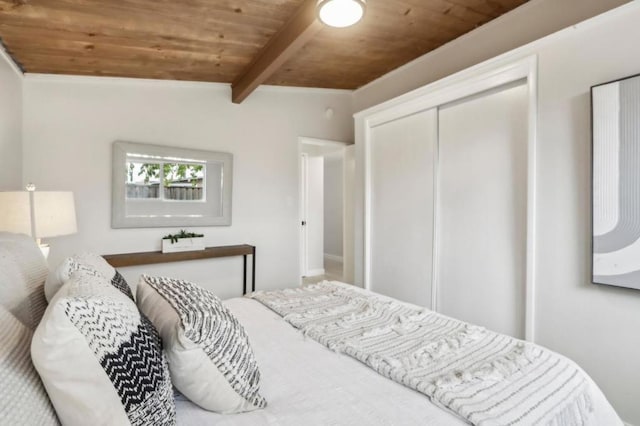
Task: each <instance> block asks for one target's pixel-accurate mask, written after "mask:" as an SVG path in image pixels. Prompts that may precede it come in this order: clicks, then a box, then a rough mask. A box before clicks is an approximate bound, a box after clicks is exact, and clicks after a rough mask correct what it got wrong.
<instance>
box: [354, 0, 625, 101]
mask: <svg viewBox="0 0 640 426" xmlns="http://www.w3.org/2000/svg"><path fill="white" fill-rule="evenodd" d="M629 1H630V0H530V1H529V2H527V3H525V4H524V5H522V6H520V7H519V8H517V9H515V10H513V11H511V12H509V13H507V14H505V15H502V16H501V17H499V18H497V19H495V20H493V21H491V22H489V23H488V24H485V25H483V26H481V27H479V28H477V29H475V30H474V31H472V32H470V33H468V34H465V35H463V36H462V37H459V38H458V39H456V40H454V41H452V42H450V43H447V44H446V45H444V46H442V47H440V48H439V49H436V50H434V51H433V52H431V53H428V54H426V55H424V56H421V57H420V58H418V59H416V60H415V61H413V62H411V63H409V64H407V65H405V66H403V67H400V68H398V69H396V70H394V71H392V72H390V73H388V74H386V75H384V76H382V77H381V78H379V79H378V80H375V81H373V82H371V83H369V84H367V85H365V86H363V87H362V88H360V89H358V90H356V92H355V93H354V109H355V111H361V110H363V109H365V108H368V107H370V106H373V105H376V104H378V103H380V102H383V101H385V100H387V99H391V98H393V97H395V96H398V95H401V94H403V93H406V92H408V91H410V90H413V89H416V88H418V87H422V86H424V85H425V84H427V83H431V82H434V81H436V80H439V79H441V78H443V77H446V76H448V75H450V74H453V73H455V72H457V71H461V70H463V69H465V68H468V67H470V66H472V65H475V64H478V63H480V62H482V61H484V60H487V59H489V58H493V57H494V56H497V55H499V54H501V53H504V52H507V51H510V50H512V49H515V48H516V47H519V46H522V45H524V44H526V43H529V42H531V41H534V40H537V39H539V38H541V37H544V36H546V35H548V34H551V33H554V32H556V31H558V30H561V29H563V28H567V27H569V26H571V25H574V24H576V23H578V22H582V21H584V20H585V19H588V18H590V17H592V16H596V15H598V14H600V13H602V12H605V11H607V10H609V9H612V8H614V7H617V6H619V5H621V4H624V3H627V2H629Z"/></svg>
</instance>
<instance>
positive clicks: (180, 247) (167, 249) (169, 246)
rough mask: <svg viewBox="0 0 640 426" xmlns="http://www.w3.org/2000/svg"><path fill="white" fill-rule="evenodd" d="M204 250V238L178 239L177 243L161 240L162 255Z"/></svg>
mask: <svg viewBox="0 0 640 426" xmlns="http://www.w3.org/2000/svg"><path fill="white" fill-rule="evenodd" d="M196 250H204V237H195V238H178V241H177V242H174V243H172V242H171V240H162V252H163V253H177V252H180V251H196Z"/></svg>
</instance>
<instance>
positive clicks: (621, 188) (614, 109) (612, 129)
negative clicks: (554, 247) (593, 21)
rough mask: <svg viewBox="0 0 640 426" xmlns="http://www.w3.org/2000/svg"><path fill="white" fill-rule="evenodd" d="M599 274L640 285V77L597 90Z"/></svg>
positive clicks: (597, 279) (599, 280) (604, 280)
mask: <svg viewBox="0 0 640 426" xmlns="http://www.w3.org/2000/svg"><path fill="white" fill-rule="evenodd" d="M591 106H592V126H593V131H592V136H593V174H592V179H593V197H592V208H593V210H592V218H593V228H592V230H593V231H592V235H593V245H592V247H593V276H592V280H593V282H594V283H596V284H607V285H613V286H619V287H628V288H634V289H640V75H637V76H633V77H627V78H624V79H621V80H617V81H613V82H610V83H605V84H601V85H598V86H594V87H592V88H591Z"/></svg>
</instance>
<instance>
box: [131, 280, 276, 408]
mask: <svg viewBox="0 0 640 426" xmlns="http://www.w3.org/2000/svg"><path fill="white" fill-rule="evenodd" d="M137 300H138V306H139V307H140V310H142V312H143V313H144V314H145V315H146V316H147V317H149V319H150V320H151V321H152V322H153V324H154V325H155V326H156V328H157V329H158V332H159V333H160V335H161V336H162V339H163V342H164V348H165V352H166V354H167V357H168V359H169V368H170V370H171V377H172V381H173V384H174V386H175V387H176V388H177V389H178V390H179V391H180V392H181V393H182V394H183V395H184V396H186V397H187V398H189V399H190V400H191V401H192V402H194V403H196V404H198V405H199V406H201V407H202V408H204V409H206V410H210V411H215V412H219V413H240V412H244V411H251V410H255V409H258V408H263V407H265V406H266V405H267V403H266V401H265V399H264V398H263V397H262V396H261V395H260V394H259V390H260V370H259V369H258V365H257V363H256V360H255V357H254V354H253V350H252V349H251V346H250V344H249V338H248V337H247V334H246V333H245V331H244V328H242V325H240V323H239V322H238V320H237V319H236V318H235V317H234V316H233V314H232V313H231V312H230V311H229V310H228V309H227V308H226V307H225V306H224V305H223V304H222V303H221V302H220V299H218V298H217V297H216V296H214V295H213V294H212V293H211V292H209V291H207V290H205V289H203V288H201V287H199V286H197V285H195V284H193V283H190V282H188V281H182V280H177V279H171V278H159V277H149V276H146V275H143V276H142V277H141V279H140V282H139V284H138V293H137Z"/></svg>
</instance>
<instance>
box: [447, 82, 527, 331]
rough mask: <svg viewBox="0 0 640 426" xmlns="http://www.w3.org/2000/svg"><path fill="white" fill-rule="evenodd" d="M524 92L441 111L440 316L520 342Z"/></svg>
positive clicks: (522, 316)
mask: <svg viewBox="0 0 640 426" xmlns="http://www.w3.org/2000/svg"><path fill="white" fill-rule="evenodd" d="M527 108H528V91H527V87H526V85H524V84H522V85H519V86H516V87H509V88H506V89H503V90H500V91H497V92H495V91H494V92H492V93H489V94H485V95H483V96H478V97H474V98H472V99H467V100H465V101H461V102H458V103H455V104H452V105H449V106H445V107H442V108H441V109H440V111H439V144H440V145H439V146H440V148H439V149H440V162H439V199H440V204H439V209H438V215H439V216H438V238H439V252H438V270H437V274H438V297H437V300H438V301H437V304H438V306H437V307H438V311H439V312H442V313H443V314H445V315H449V316H452V317H455V318H459V319H462V320H465V321H469V322H472V323H475V324H480V325H483V326H485V327H487V328H490V329H492V330H495V331H499V332H502V333H506V334H509V335H512V336H515V337H519V338H523V337H524V319H525V274H526V268H525V266H526V225H527V223H526V214H527V206H526V202H527V156H526V155H527Z"/></svg>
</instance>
